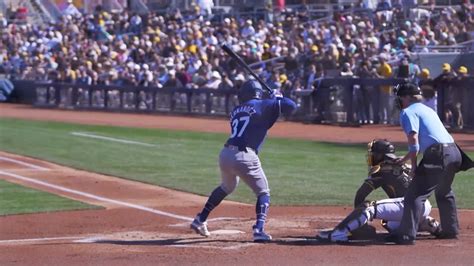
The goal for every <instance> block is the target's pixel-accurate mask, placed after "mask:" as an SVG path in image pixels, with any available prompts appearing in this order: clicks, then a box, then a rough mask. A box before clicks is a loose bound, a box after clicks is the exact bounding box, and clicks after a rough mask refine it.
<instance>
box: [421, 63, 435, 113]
mask: <svg viewBox="0 0 474 266" xmlns="http://www.w3.org/2000/svg"><path fill="white" fill-rule="evenodd" d="M430 79H431V77H430V70H429V69H427V68H423V69H422V70H421V73H420V79H419V86H420V89H421V94H422V96H423V100H422V103H423V104H424V105H426V106H428V107H430V108H431V109H433V110H434V111H435V112H437V110H438V106H437V105H438V97H437V93H436V90H435V89H434V88H433V85H432V84H431V83H430V82H429V80H430Z"/></svg>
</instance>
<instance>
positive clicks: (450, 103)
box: [433, 63, 457, 127]
mask: <svg viewBox="0 0 474 266" xmlns="http://www.w3.org/2000/svg"><path fill="white" fill-rule="evenodd" d="M442 71H443V72H442V73H441V74H440V75H439V76H438V77H436V78H435V79H434V81H433V83H434V84H435V86H436V89H437V91H438V97H439V100H440V102H439V103H438V108H439V109H440V111H441V114H442V115H443V118H444V120H443V122H444V123H445V126H446V127H454V126H455V121H456V119H457V117H454V116H455V115H456V114H457V112H456V104H455V102H454V95H455V93H454V88H453V86H452V81H453V80H454V79H455V78H456V73H455V72H453V71H452V69H451V65H450V64H449V63H444V64H443V66H442Z"/></svg>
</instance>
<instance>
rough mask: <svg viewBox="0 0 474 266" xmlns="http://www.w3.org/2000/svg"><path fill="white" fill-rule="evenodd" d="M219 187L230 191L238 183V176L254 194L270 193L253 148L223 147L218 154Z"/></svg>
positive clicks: (227, 191) (228, 192)
mask: <svg viewBox="0 0 474 266" xmlns="http://www.w3.org/2000/svg"><path fill="white" fill-rule="evenodd" d="M219 166H220V170H221V178H222V184H221V188H222V189H223V190H224V191H225V192H226V193H227V194H230V193H232V192H233V191H234V190H235V188H236V187H237V185H238V184H239V177H240V178H241V179H242V180H243V181H244V182H245V183H246V184H247V185H248V186H249V187H250V188H251V189H252V191H253V192H254V193H255V195H256V196H258V195H261V194H270V188H269V186H268V181H267V177H266V176H265V173H264V172H263V169H262V165H261V163H260V159H259V158H258V155H257V154H256V153H255V151H254V150H252V149H249V148H247V151H239V150H238V149H237V148H236V147H234V146H232V147H224V148H222V150H221V153H220V155H219Z"/></svg>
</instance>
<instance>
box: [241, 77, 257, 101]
mask: <svg viewBox="0 0 474 266" xmlns="http://www.w3.org/2000/svg"><path fill="white" fill-rule="evenodd" d="M262 95H263V88H262V85H261V84H260V83H259V82H258V81H256V80H248V81H246V82H244V84H242V86H241V87H240V89H239V91H238V93H237V96H238V98H239V102H240V103H244V102H246V101H249V100H251V99H262Z"/></svg>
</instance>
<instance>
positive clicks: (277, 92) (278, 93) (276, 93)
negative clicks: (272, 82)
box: [273, 90, 283, 98]
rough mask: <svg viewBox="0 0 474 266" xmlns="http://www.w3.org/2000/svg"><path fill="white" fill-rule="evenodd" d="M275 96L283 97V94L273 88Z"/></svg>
mask: <svg viewBox="0 0 474 266" xmlns="http://www.w3.org/2000/svg"><path fill="white" fill-rule="evenodd" d="M273 97H275V98H283V94H282V93H281V91H280V90H273Z"/></svg>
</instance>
